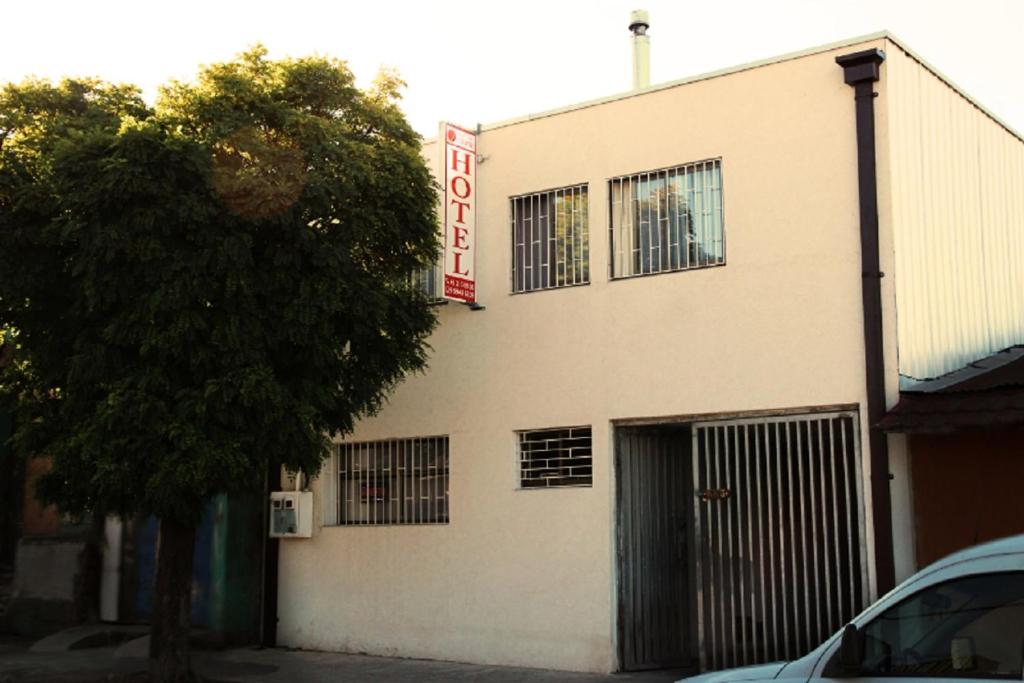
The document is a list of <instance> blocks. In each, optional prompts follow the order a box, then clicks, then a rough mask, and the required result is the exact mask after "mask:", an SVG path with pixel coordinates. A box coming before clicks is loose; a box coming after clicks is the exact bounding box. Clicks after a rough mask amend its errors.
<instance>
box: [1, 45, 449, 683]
mask: <svg viewBox="0 0 1024 683" xmlns="http://www.w3.org/2000/svg"><path fill="white" fill-rule="evenodd" d="M401 85H402V84H401V82H400V81H399V80H398V79H397V78H395V77H394V76H393V75H390V74H386V73H385V74H383V75H382V76H381V77H380V78H378V81H377V83H376V85H375V87H374V88H372V89H369V90H367V91H363V90H360V89H358V88H356V87H355V85H354V82H353V77H352V74H351V73H350V72H349V71H348V69H347V68H346V66H345V64H344V63H342V62H338V61H334V60H329V59H321V58H307V59H289V60H282V61H273V60H269V59H267V57H266V54H265V50H263V49H262V48H259V47H257V48H255V49H253V50H251V51H249V52H247V53H245V54H242V55H240V56H239V57H238V58H236V59H235V60H234V61H231V62H228V63H224V64H218V65H214V66H210V67H206V68H204V69H203V70H202V72H201V73H200V75H199V78H198V80H197V81H196V82H195V83H177V82H175V83H172V84H170V85H169V86H167V87H166V88H164V89H163V90H162V91H161V95H160V97H159V99H158V101H157V103H156V106H155V107H153V108H150V107H148V106H147V105H146V104H145V103H144V102H143V101H142V100H141V98H140V96H139V92H138V90H137V89H135V88H133V87H125V86H112V85H108V84H104V83H101V82H97V81H73V80H66V81H64V82H62V83H60V84H59V85H57V86H53V85H51V84H49V83H46V82H38V81H29V82H25V83H22V84H20V85H9V86H7V87H6V88H5V89H4V90H3V91H2V94H0V145H2V146H0V325H2V326H3V327H4V329H5V330H6V332H7V334H8V338H9V339H10V340H12V341H11V343H9V344H8V346H9V347H13V349H14V351H13V362H11V363H8V367H7V368H6V370H5V372H6V375H5V376H4V379H3V381H2V386H3V389H4V390H6V391H7V392H9V393H14V394H16V395H17V398H18V402H19V416H20V419H19V421H18V424H19V431H18V434H17V435H16V437H17V442H18V444H19V446H20V447H21V449H22V450H23V451H25V452H32V453H42V454H46V455H47V456H49V457H50V458H52V471H51V473H50V474H49V475H48V476H46V477H45V478H44V479H43V480H42V481H41V482H40V485H39V489H38V490H39V493H40V495H41V496H43V497H44V499H46V500H49V501H53V502H56V503H57V504H58V505H59V506H60V507H61V508H62V509H63V510H65V511H67V512H70V513H85V512H86V511H96V510H101V511H103V512H110V513H114V514H119V515H122V516H132V515H146V514H153V515H156V516H157V517H158V518H159V520H160V543H159V552H158V559H157V577H156V596H157V597H156V604H155V605H154V618H153V631H152V636H153V639H152V642H153V643H154V651H153V653H152V654H151V656H152V658H153V660H152V667H151V669H152V672H153V677H154V679H155V680H159V681H179V680H187V679H189V678H190V677H191V676H192V673H191V671H190V669H189V665H188V648H187V631H188V613H189V587H190V581H191V566H192V548H193V544H194V537H195V527H196V524H197V522H198V521H199V517H200V513H201V511H202V510H203V508H204V504H205V502H206V501H208V500H209V499H210V498H211V497H212V496H214V495H216V494H220V493H232V492H241V491H252V490H254V489H257V490H258V489H259V488H260V487H261V486H262V485H263V478H264V475H265V473H266V471H267V468H268V466H272V465H273V464H274V463H281V464H282V465H284V466H286V467H288V468H289V469H292V470H299V471H303V472H305V473H307V474H314V473H315V472H317V471H318V469H319V467H320V463H321V461H322V459H323V458H324V457H325V455H326V453H327V447H328V444H329V439H330V435H331V434H334V433H344V432H346V431H348V430H350V429H351V428H352V426H353V421H354V420H355V419H357V418H358V417H360V416H362V415H366V414H369V413H372V412H373V411H375V410H376V409H377V408H378V407H379V406H380V404H381V402H382V401H383V400H384V397H385V396H386V395H387V392H388V391H389V390H390V389H391V388H392V387H393V386H394V385H395V384H396V382H398V381H400V379H401V378H402V377H403V376H404V375H406V374H407V373H409V372H411V371H414V370H417V369H419V368H421V367H423V365H424V363H425V354H426V337H427V335H428V334H429V332H430V330H431V329H432V327H433V324H434V318H433V314H432V312H431V310H430V308H429V307H428V306H427V305H426V301H425V299H424V298H423V296H422V295H420V294H419V293H418V292H417V291H415V289H414V288H412V287H411V285H410V282H411V278H410V275H411V274H412V273H413V272H414V271H416V270H417V269H419V268H422V267H423V266H424V265H425V264H428V263H430V262H431V261H432V260H433V258H434V257H435V250H436V237H435V235H436V216H435V203H436V195H435V188H434V185H433V181H432V180H431V176H430V174H429V172H428V170H427V168H426V166H425V164H424V162H423V161H422V159H421V157H420V140H419V137H418V136H417V135H416V133H415V132H414V131H413V130H412V129H411V128H410V126H409V125H408V123H407V122H406V120H405V118H404V116H403V115H402V113H401V111H400V109H399V108H398V105H397V98H398V91H399V89H400V86H401Z"/></svg>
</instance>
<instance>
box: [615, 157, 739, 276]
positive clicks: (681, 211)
mask: <svg viewBox="0 0 1024 683" xmlns="http://www.w3.org/2000/svg"><path fill="white" fill-rule="evenodd" d="M608 190H609V201H610V204H611V206H610V210H611V221H610V232H611V277H612V278H624V277H633V276H635V275H649V274H652V273H663V272H668V271H675V270H688V269H690V268H702V267H706V266H715V265H720V264H723V263H725V238H724V232H723V224H722V162H721V160H720V159H712V160H710V161H699V162H697V163H693V164H686V165H683V166H677V167H675V168H670V169H665V170H661V171H651V172H648V173H638V174H635V175H630V176H622V177H620V178H612V179H611V180H609V181H608Z"/></svg>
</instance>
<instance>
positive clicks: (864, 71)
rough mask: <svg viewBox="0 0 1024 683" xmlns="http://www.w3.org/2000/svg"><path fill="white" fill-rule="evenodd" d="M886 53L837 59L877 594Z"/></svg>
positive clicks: (886, 512) (881, 562) (885, 478)
mask: <svg viewBox="0 0 1024 683" xmlns="http://www.w3.org/2000/svg"><path fill="white" fill-rule="evenodd" d="M884 60H885V53H884V52H882V51H881V50H878V49H872V50H864V51H862V52H855V53H853V54H849V55H843V56H841V57H836V63H838V64H839V66H841V67H843V79H844V80H845V81H846V84H847V85H850V86H853V89H854V96H853V98H854V101H855V102H856V107H857V184H858V188H859V192H860V251H861V257H860V258H861V293H862V296H863V302H864V356H865V358H864V359H865V367H866V371H867V372H866V374H867V403H868V405H867V411H868V416H867V417H868V448H869V450H870V452H871V501H872V514H873V517H874V531H875V575H876V581H877V588H878V594H879V595H881V594H883V593H885V592H887V591H888V590H889V589H891V588H892V587H893V586H894V585H895V583H896V570H895V564H894V562H893V547H892V544H893V539H892V501H891V498H890V494H889V447H888V443H887V441H886V436H885V434H884V433H883V432H882V430H881V428H880V427H879V426H878V424H879V422H880V421H881V419H882V417H883V416H884V415H885V409H886V406H885V356H884V352H883V345H882V278H883V277H884V273H882V271H881V266H880V264H879V255H878V177H877V174H876V172H875V98H876V97H877V96H878V95H877V93H875V87H874V84H875V81H877V80H878V78H879V70H880V69H879V67H880V66H881V64H882V62H883V61H884Z"/></svg>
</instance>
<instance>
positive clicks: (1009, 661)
mask: <svg viewBox="0 0 1024 683" xmlns="http://www.w3.org/2000/svg"><path fill="white" fill-rule="evenodd" d="M1022 660H1024V535H1022V536H1013V537H1010V538H1004V539H1002V540H999V541H993V542H991V543H985V544H983V545H979V546H975V547H973V548H969V549H967V550H963V551H960V552H957V553H954V554H952V555H950V556H948V557H945V558H943V559H941V560H939V561H938V562H936V563H935V564H932V565H931V566H929V567H926V568H925V569H922V570H921V571H919V572H918V573H917V574H915V575H914V576H912V577H910V578H909V579H907V580H906V581H904V582H903V583H902V584H900V585H899V586H897V587H896V588H895V589H893V590H892V591H890V592H889V593H888V594H886V595H885V596H884V597H882V598H881V599H880V600H878V602H876V603H875V604H874V605H872V606H871V607H869V608H868V609H866V610H865V611H864V612H863V613H861V615H860V616H858V617H857V618H856V619H854V620H853V621H852V622H851V623H850V624H848V625H847V626H846V627H845V628H843V630H841V631H839V633H836V634H835V635H833V636H832V637H831V638H829V639H828V640H826V641H825V642H824V643H822V644H821V645H820V646H818V647H817V648H815V649H814V650H813V651H812V652H810V653H809V654H807V655H805V656H804V657H801V658H800V659H797V660H794V661H792V662H776V663H774V664H762V665H758V666H748V667H743V668H739V669H729V670H725V671H715V672H711V673H706V674H702V675H700V676H694V677H692V678H686V679H683V680H684V681H686V683H739V682H741V681H744V682H746V681H773V680H774V681H791V682H793V681H801V682H807V681H810V682H816V681H824V680H826V679H834V678H843V679H856V680H857V681H858V683H859V682H860V681H865V682H870V683H881V679H887V678H889V679H891V678H899V679H902V681H903V683H911V682H913V683H928V682H929V681H931V680H933V679H958V680H960V681H965V682H966V681H991V680H993V679H995V680H1013V681H1021V680H1024V670H1022V669H1024V665H1022Z"/></svg>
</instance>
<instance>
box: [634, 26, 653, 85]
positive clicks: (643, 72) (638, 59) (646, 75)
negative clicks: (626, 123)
mask: <svg viewBox="0 0 1024 683" xmlns="http://www.w3.org/2000/svg"><path fill="white" fill-rule="evenodd" d="M650 27H651V17H650V15H649V14H647V10H642V9H635V10H633V11H632V12H630V14H629V30H630V31H632V32H633V89H634V90H639V89H640V88H646V87H647V86H649V85H650V84H651V39H650V37H648V35H647V29H649V28H650Z"/></svg>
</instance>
